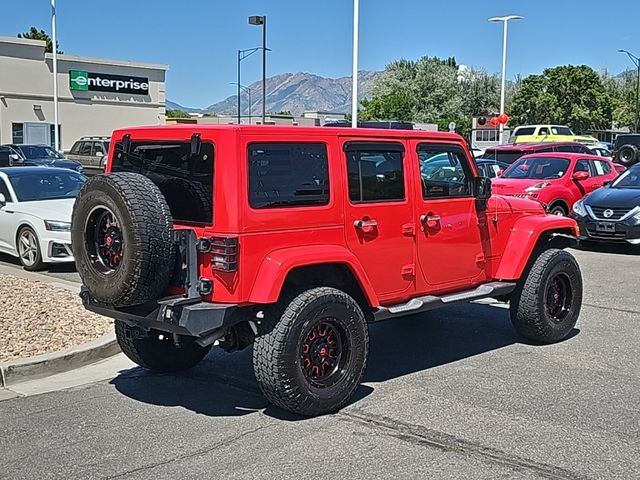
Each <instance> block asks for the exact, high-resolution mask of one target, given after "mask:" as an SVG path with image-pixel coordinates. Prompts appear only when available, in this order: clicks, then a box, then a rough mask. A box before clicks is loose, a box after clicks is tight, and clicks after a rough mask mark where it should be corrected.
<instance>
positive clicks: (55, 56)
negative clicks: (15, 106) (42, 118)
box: [51, 0, 60, 152]
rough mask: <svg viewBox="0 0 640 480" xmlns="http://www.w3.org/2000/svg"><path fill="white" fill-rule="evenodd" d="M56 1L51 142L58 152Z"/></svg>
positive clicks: (53, 31) (53, 0) (52, 31)
mask: <svg viewBox="0 0 640 480" xmlns="http://www.w3.org/2000/svg"><path fill="white" fill-rule="evenodd" d="M56 38H57V37H56V0H51V42H52V43H53V123H54V126H53V139H54V140H53V142H54V148H55V150H56V152H59V151H60V121H59V118H58V42H57V40H56Z"/></svg>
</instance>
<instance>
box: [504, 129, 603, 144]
mask: <svg viewBox="0 0 640 480" xmlns="http://www.w3.org/2000/svg"><path fill="white" fill-rule="evenodd" d="M538 142H579V143H583V144H585V145H595V144H597V143H598V139H597V138H595V137H592V136H590V135H576V134H575V133H573V131H572V130H571V129H570V128H569V127H566V126H563V125H524V126H522V127H517V128H516V129H515V130H514V131H513V133H512V134H511V137H510V138H509V143H538Z"/></svg>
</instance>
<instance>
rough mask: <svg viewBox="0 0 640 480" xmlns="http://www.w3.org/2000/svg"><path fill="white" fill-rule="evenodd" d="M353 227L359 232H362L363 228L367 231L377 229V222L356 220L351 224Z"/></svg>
mask: <svg viewBox="0 0 640 480" xmlns="http://www.w3.org/2000/svg"><path fill="white" fill-rule="evenodd" d="M353 226H354V227H356V228H359V229H360V230H363V229H365V228H367V229H369V228H374V227H377V226H378V222H376V221H375V220H356V221H355V222H353Z"/></svg>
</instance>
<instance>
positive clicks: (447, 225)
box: [411, 141, 490, 292]
mask: <svg viewBox="0 0 640 480" xmlns="http://www.w3.org/2000/svg"><path fill="white" fill-rule="evenodd" d="M411 150H412V155H414V156H413V157H412V158H414V159H415V160H414V161H415V164H414V165H412V167H413V170H412V172H414V175H415V177H416V178H419V179H420V183H418V184H417V185H416V190H417V192H416V201H415V205H416V212H415V216H416V218H417V219H418V223H419V228H418V232H417V257H418V264H419V266H420V275H421V277H420V278H421V279H422V282H421V283H419V285H418V291H420V290H424V291H426V292H430V291H434V290H447V289H455V288H460V287H463V286H471V285H474V284H478V283H481V282H482V280H484V278H485V276H486V275H485V262H486V261H487V259H486V258H485V254H484V252H483V244H482V241H481V239H482V238H483V237H487V236H488V235H489V233H490V232H488V231H485V232H482V229H483V228H484V229H485V230H487V228H488V227H487V223H486V221H481V220H486V213H485V212H483V211H480V212H478V205H476V199H475V197H474V195H473V178H474V174H473V170H472V167H471V164H470V161H469V158H468V157H467V155H466V153H465V152H464V150H463V149H462V148H461V147H460V146H459V145H458V144H454V143H451V144H446V143H426V142H419V141H414V142H412V146H411ZM421 286H422V288H421Z"/></svg>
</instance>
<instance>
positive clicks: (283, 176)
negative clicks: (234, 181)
mask: <svg viewBox="0 0 640 480" xmlns="http://www.w3.org/2000/svg"><path fill="white" fill-rule="evenodd" d="M248 154H249V205H251V208H256V209H259V208H285V207H304V206H317V205H327V204H328V203H329V162H328V159H327V146H326V145H325V144H323V143H253V144H251V145H249V151H248Z"/></svg>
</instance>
